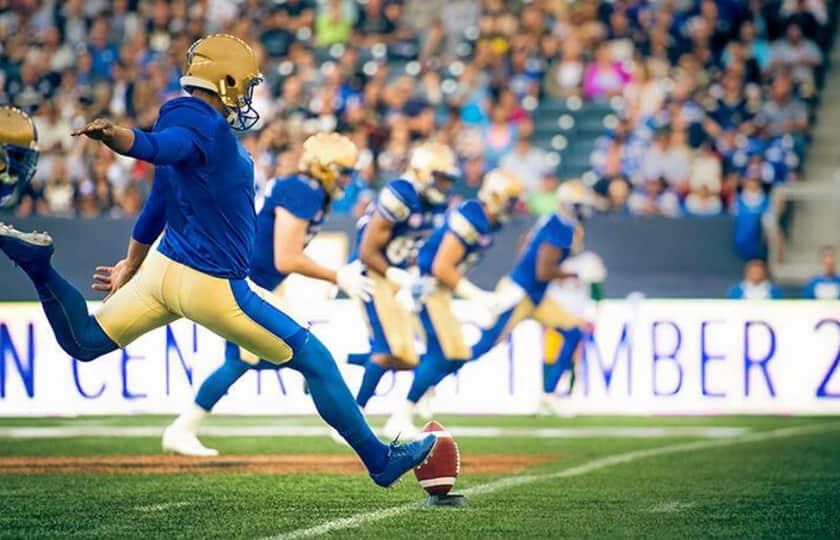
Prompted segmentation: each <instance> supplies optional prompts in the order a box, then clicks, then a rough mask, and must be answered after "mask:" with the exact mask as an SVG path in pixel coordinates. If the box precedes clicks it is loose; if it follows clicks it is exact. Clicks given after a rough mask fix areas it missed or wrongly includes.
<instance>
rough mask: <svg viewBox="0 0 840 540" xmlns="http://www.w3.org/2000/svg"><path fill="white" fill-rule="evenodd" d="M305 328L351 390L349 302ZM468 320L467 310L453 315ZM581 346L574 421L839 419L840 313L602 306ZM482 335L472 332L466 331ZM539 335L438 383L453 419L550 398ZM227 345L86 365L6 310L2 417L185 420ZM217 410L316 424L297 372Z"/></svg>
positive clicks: (359, 346)
mask: <svg viewBox="0 0 840 540" xmlns="http://www.w3.org/2000/svg"><path fill="white" fill-rule="evenodd" d="M304 307H305V309H306V312H305V313H298V314H296V315H297V318H298V319H302V320H304V321H308V323H309V324H310V325H311V328H312V330H313V331H314V332H315V333H316V334H317V335H318V336H319V337H320V338H321V339H322V340H324V342H325V343H326V344H327V346H328V347H329V348H330V350H331V351H332V352H333V353H334V355H335V356H336V358H337V360H338V361H339V364H340V365H341V369H342V373H343V375H344V376H345V379H346V380H347V381H348V384H349V386H350V388H351V390H355V389H356V388H358V385H359V383H360V381H361V376H362V370H361V368H358V367H355V366H348V365H346V364H344V358H345V356H346V354H347V353H349V352H358V351H364V350H366V348H367V342H366V338H365V335H366V330H365V328H364V323H363V322H362V319H361V317H360V314H359V311H358V307H357V306H356V305H355V304H353V303H352V302H350V301H345V300H335V301H324V302H321V303H318V304H317V305H307V306H304ZM457 309H458V312H459V314H461V315H463V317H464V319H465V320H467V319H469V315H470V306H469V305H468V304H464V303H460V304H458V305H457ZM595 329H596V330H595V332H594V334H593V335H592V336H590V337H589V338H588V340H587V342H586V343H585V346H584V347H583V350H582V354H581V356H580V359H579V362H578V365H577V368H576V369H577V373H578V377H577V383H576V385H575V387H574V389H573V390H572V391H571V392H569V390H568V388H566V389H560V390H559V392H560V393H561V394H562V395H564V397H565V398H566V399H567V400H568V404H569V410H570V411H572V412H576V413H579V414H587V413H592V414H745V413H746V414H752V413H754V414H758V413H778V414H837V413H840V303H838V302H800V301H790V302H788V301H776V302H756V303H749V302H730V301H705V300H697V301H685V300H681V301H657V300H649V301H643V302H640V303H629V302H623V301H606V302H602V303H601V304H600V306H599V309H598V315H597V319H596V321H595ZM465 331H466V333H467V335H472V336H474V335H475V334H476V333H477V331H476V328H475V327H474V325H471V324H469V323H467V324H466V326H465ZM540 332H541V330H540V328H539V326H538V325H537V324H536V323H533V322H530V321H526V322H524V323H523V324H521V325H520V326H519V327H518V328H517V329H516V331H515V332H514V333H513V335H512V336H511V337H510V339H508V340H507V342H505V343H502V344H500V345H499V346H498V347H496V348H495V349H494V350H493V351H491V352H490V353H488V354H487V355H486V356H485V357H483V358H481V359H480V360H478V361H476V362H473V363H471V364H469V365H467V366H466V367H465V368H464V369H463V370H462V371H461V373H460V374H459V376H457V377H450V378H448V379H446V380H445V381H443V382H442V383H441V384H440V385H439V388H438V392H437V396H436V398H435V401H434V406H435V408H436V410H438V411H440V412H448V413H463V414H474V413H485V414H488V413H490V414H528V413H533V412H535V411H536V408H537V404H538V399H539V396H540V393H541V391H542V381H541V374H542V370H541V367H540V366H541V361H542V340H541V333H540ZM222 358H223V343H222V340H221V339H220V338H218V337H217V336H215V335H213V334H212V333H210V332H208V331H206V330H205V329H203V328H201V327H198V326H196V325H194V324H193V323H191V322H189V321H178V322H176V323H174V324H172V325H169V326H167V327H164V328H160V329H158V330H156V331H154V332H151V333H150V334H148V335H146V336H143V337H142V338H140V339H139V340H137V341H136V342H135V343H132V344H131V345H129V346H128V347H126V348H125V349H123V350H120V351H115V352H113V353H111V354H109V355H107V356H105V357H103V358H101V359H98V360H96V361H94V362H91V363H81V362H78V361H76V360H74V359H72V358H70V357H68V355H67V354H66V353H64V352H63V351H61V349H60V348H59V347H58V345H57V344H56V342H55V339H54V338H53V335H52V331H51V330H50V328H49V325H48V324H47V322H46V319H45V318H44V316H43V313H42V311H41V309H40V307H39V306H38V305H37V304H0V415H7V416H8V415H76V414H132V413H173V414H174V413H177V412H179V411H180V410H182V409H183V407H184V406H185V405H187V404H188V403H190V402H191V401H192V398H193V395H194V392H195V391H196V389H197V387H198V386H199V385H200V384H201V382H202V381H203V380H204V378H206V377H207V375H209V373H210V372H212V370H213V369H215V368H216V367H217V366H218V365H219V364H220V363H221V361H222ZM410 381H411V376H410V374H409V373H399V374H392V375H389V376H387V377H385V378H384V380H383V381H382V383H381V384H380V386H379V388H378V389H377V393H378V396H377V397H376V398H375V399H373V400H372V401H371V404H370V406H369V412H371V413H373V414H377V413H387V412H390V411H391V410H393V407H394V406H395V405H397V404H398V403H400V402H401V401H402V400H404V399H405V395H406V393H407V390H408V387H409V385H410ZM218 411H219V412H222V413H237V414H314V412H315V410H314V407H313V405H312V403H311V400H310V398H309V396H308V395H306V393H305V392H304V390H303V381H302V379H301V377H300V376H299V375H298V374H297V373H295V372H293V371H291V370H284V369H280V370H268V371H254V372H250V373H248V374H246V376H244V377H243V378H242V380H240V381H239V382H238V383H237V384H236V385H235V386H234V387H233V388H232V389H231V392H230V393H229V395H228V396H227V397H225V398H224V399H223V400H222V401H221V402H220V403H219V406H218Z"/></svg>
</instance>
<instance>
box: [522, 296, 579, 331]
mask: <svg viewBox="0 0 840 540" xmlns="http://www.w3.org/2000/svg"><path fill="white" fill-rule="evenodd" d="M533 317H534V319H535V320H536V321H537V322H539V323H540V324H542V325H543V326H547V327H549V328H563V329H569V328H583V327H584V326H585V324H586V321H585V320H584V319H583V318H582V317H580V316H578V315H575V314H574V313H572V312H571V311H570V310H568V309H566V308H564V307H563V306H562V305H561V304H560V303H559V302H557V301H555V300H552V299H551V298H548V297H546V298H544V299H543V301H542V302H540V304H539V305H538V306H537V307H536V309H535V310H534V315H533Z"/></svg>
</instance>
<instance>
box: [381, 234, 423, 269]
mask: <svg viewBox="0 0 840 540" xmlns="http://www.w3.org/2000/svg"><path fill="white" fill-rule="evenodd" d="M419 244H420V242H419V240H416V239H414V238H411V237H408V236H400V237H398V238H394V239H393V240H392V241H391V243H390V244H388V249H386V250H385V255H387V257H388V261H390V262H391V264H402V263H404V262H406V261H410V260H413V259H414V258H415V257H416V256H417V250H418V248H419Z"/></svg>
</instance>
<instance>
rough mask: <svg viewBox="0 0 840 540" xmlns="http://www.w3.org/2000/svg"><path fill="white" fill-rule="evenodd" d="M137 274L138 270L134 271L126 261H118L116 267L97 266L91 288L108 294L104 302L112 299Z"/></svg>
mask: <svg viewBox="0 0 840 540" xmlns="http://www.w3.org/2000/svg"><path fill="white" fill-rule="evenodd" d="M135 273H136V270H135V269H132V268H131V267H130V265H129V264H128V261H126V260H125V259H122V260H120V261H118V262H117V263H116V264H114V266H97V267H96V272H95V273H94V274H93V285H91V288H92V289H94V290H96V291H103V292H107V293H108V295H107V296H106V297H105V299H104V300H103V302H104V301H106V300H108V299H109V298H111V296H113V295H114V293H115V292H117V291H118V290H119V289H120V287H122V286H123V285H125V284H126V283H128V281H129V280H130V279H131V278H132V277H134V274H135Z"/></svg>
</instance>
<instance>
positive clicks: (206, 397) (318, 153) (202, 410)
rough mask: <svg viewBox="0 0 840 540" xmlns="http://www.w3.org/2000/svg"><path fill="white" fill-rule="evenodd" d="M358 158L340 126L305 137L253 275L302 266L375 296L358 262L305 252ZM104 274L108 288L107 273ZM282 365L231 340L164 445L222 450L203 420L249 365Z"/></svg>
mask: <svg viewBox="0 0 840 540" xmlns="http://www.w3.org/2000/svg"><path fill="white" fill-rule="evenodd" d="M357 159H358V149H357V148H356V145H355V144H353V142H352V141H351V140H350V139H348V138H347V137H345V136H344V135H339V134H338V133H329V134H328V133H319V134H317V135H313V136H312V137H309V138H308V139H307V140H306V141H305V142H304V143H303V153H302V155H301V159H300V162H299V165H298V169H299V173H298V174H296V175H293V176H289V177H287V178H278V179H276V180H275V182H274V185H273V187H272V189H271V192H270V193H269V194H268V197H266V199H265V203H264V204H263V207H262V209H261V210H260V212H259V214H258V215H257V232H256V244H255V246H254V254H253V259H252V260H251V271H250V274H249V277H250V279H251V281H253V282H254V283H255V284H257V285H258V286H260V287H262V288H263V289H266V290H268V291H273V290H274V289H276V288H277V287H278V286H279V285H280V284H281V283H282V282H283V281H284V280H285V278H286V277H287V276H288V275H289V274H292V273H297V274H300V275H302V276H307V277H311V278H314V279H322V280H324V281H329V282H332V283H335V284H337V285H338V287H339V288H340V289H342V290H343V291H344V292H345V293H347V295H348V296H350V297H351V298H359V299H361V300H369V299H370V292H371V290H372V288H373V285H372V283H371V282H370V280H369V279H368V278H366V277H363V276H362V275H361V273H360V269H359V268H358V266H351V265H347V266H343V267H341V268H339V269H338V270H337V271H335V270H331V269H329V268H326V267H324V266H322V265H320V264H318V263H317V262H315V261H314V260H312V259H311V258H310V257H309V256H308V255H306V253H304V249H305V248H306V246H307V245H308V244H309V241H310V240H312V238H313V237H314V236H315V235H316V234H317V233H318V231H319V230H320V228H321V223H322V222H323V220H324V217H325V215H326V214H327V212H329V209H330V202H331V201H333V200H335V198H336V197H340V196H341V192H342V191H343V189H344V188H346V187H347V184H348V183H349V182H350V180H351V178H352V175H353V174H354V172H355V171H354V169H353V167H354V166H355V164H356V161H357ZM99 279H100V280H101V281H102V282H103V285H104V286H103V289H104V290H107V286H108V275H107V272H106V274H104V275H102V276H100V277H99ZM254 362H256V364H255V363H254ZM277 367H278V366H277V364H274V363H272V362H268V361H266V360H260V359H256V358H255V357H253V355H251V354H250V353H248V352H247V351H240V348H239V346H238V345H236V343H233V342H232V341H228V342H226V343H225V360H224V363H223V364H222V365H221V366H220V367H219V368H218V369H216V371H214V372H213V373H212V374H210V376H209V377H207V379H205V381H204V382H203V383H202V385H201V387H200V388H199V389H198V393H197V394H196V397H195V403H194V404H193V406H192V407H190V408H189V409H188V410H187V411H185V412H184V413H183V414H181V416H179V417H178V418H177V419H176V420H175V421H174V422H173V423H172V424H171V425H170V426H169V427H167V428H166V430H165V431H164V432H163V443H162V446H163V450H164V451H165V452H174V453H177V454H183V455H188V456H215V455H218V452H217V451H216V450H215V449H212V448H206V447H205V446H204V445H203V444H201V442H200V441H199V440H198V436H197V432H198V428H199V426H200V424H201V421H202V420H203V419H204V417H205V416H206V415H207V413H209V412H210V411H211V410H212V409H213V407H214V406H215V405H216V403H217V402H218V401H219V400H220V399H221V398H222V396H224V395H225V394H226V393H227V391H228V389H230V387H231V386H233V384H234V383H235V382H236V381H238V380H239V379H240V378H241V377H242V375H244V374H245V372H246V371H248V369H277Z"/></svg>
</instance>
